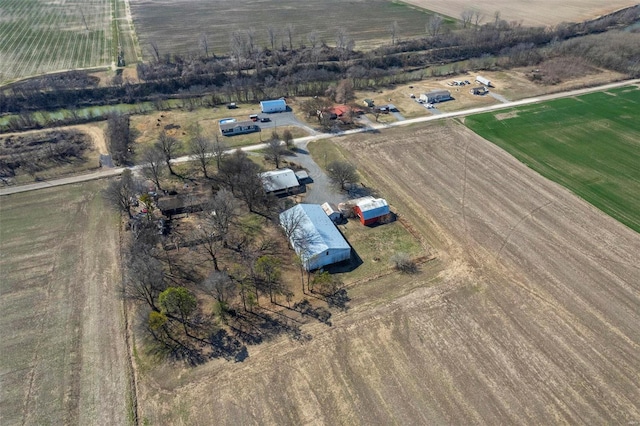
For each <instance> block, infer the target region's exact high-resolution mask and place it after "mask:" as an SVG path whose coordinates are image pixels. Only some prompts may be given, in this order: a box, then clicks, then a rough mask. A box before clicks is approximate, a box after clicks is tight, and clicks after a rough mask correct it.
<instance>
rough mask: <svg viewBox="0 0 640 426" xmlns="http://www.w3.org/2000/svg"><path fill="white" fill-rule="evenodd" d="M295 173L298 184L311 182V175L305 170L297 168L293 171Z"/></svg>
mask: <svg viewBox="0 0 640 426" xmlns="http://www.w3.org/2000/svg"><path fill="white" fill-rule="evenodd" d="M295 174H296V179H298V182H299V183H300V185H304V184H307V183H313V179H311V176H309V173H307V172H306V171H305V170H298V171H297V172H295Z"/></svg>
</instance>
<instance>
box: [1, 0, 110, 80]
mask: <svg viewBox="0 0 640 426" xmlns="http://www.w3.org/2000/svg"><path fill="white" fill-rule="evenodd" d="M74 3H75V4H74ZM0 9H2V11H3V14H4V19H3V21H2V22H0V58H2V64H3V66H2V69H1V70H0V81H5V80H9V79H14V78H19V77H24V76H28V75H33V74H39V73H43V72H48V71H56V70H63V69H70V68H86V67H92V66H99V65H106V64H109V63H110V62H111V60H112V54H111V1H110V0H88V1H82V2H79V1H77V0H76V1H67V2H65V3H64V4H58V5H56V4H47V3H43V2H40V1H37V0H36V1H34V0H0Z"/></svg>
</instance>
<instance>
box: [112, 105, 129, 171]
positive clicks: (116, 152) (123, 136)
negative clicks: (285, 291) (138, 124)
mask: <svg viewBox="0 0 640 426" xmlns="http://www.w3.org/2000/svg"><path fill="white" fill-rule="evenodd" d="M105 136H106V138H107V145H108V148H109V152H110V153H111V157H112V158H113V161H114V162H115V163H116V164H118V165H125V164H127V163H128V162H129V160H130V158H131V154H132V150H131V143H132V142H133V141H132V138H131V127H130V119H129V115H127V114H110V115H109V116H108V118H107V131H106V132H105Z"/></svg>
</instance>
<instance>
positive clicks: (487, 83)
mask: <svg viewBox="0 0 640 426" xmlns="http://www.w3.org/2000/svg"><path fill="white" fill-rule="evenodd" d="M476 81H477V82H478V83H480V84H483V85H485V86H487V87H491V80H489V79H487V78H484V77H482V76H481V75H479V76H477V77H476Z"/></svg>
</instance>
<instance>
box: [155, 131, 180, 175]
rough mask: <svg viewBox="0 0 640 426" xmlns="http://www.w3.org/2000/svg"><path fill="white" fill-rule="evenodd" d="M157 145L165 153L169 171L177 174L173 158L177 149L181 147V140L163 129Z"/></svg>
mask: <svg viewBox="0 0 640 426" xmlns="http://www.w3.org/2000/svg"><path fill="white" fill-rule="evenodd" d="M156 146H157V147H158V149H160V151H161V152H162V153H163V154H164V162H165V163H166V165H167V168H168V169H169V173H171V174H172V175H175V174H176V173H175V172H174V171H173V169H172V168H171V160H172V159H173V157H175V155H176V151H177V150H178V148H179V147H180V141H179V140H178V139H176V138H174V137H173V136H169V135H167V133H166V132H165V131H164V130H163V131H162V132H160V136H159V137H158V141H157V142H156Z"/></svg>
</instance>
